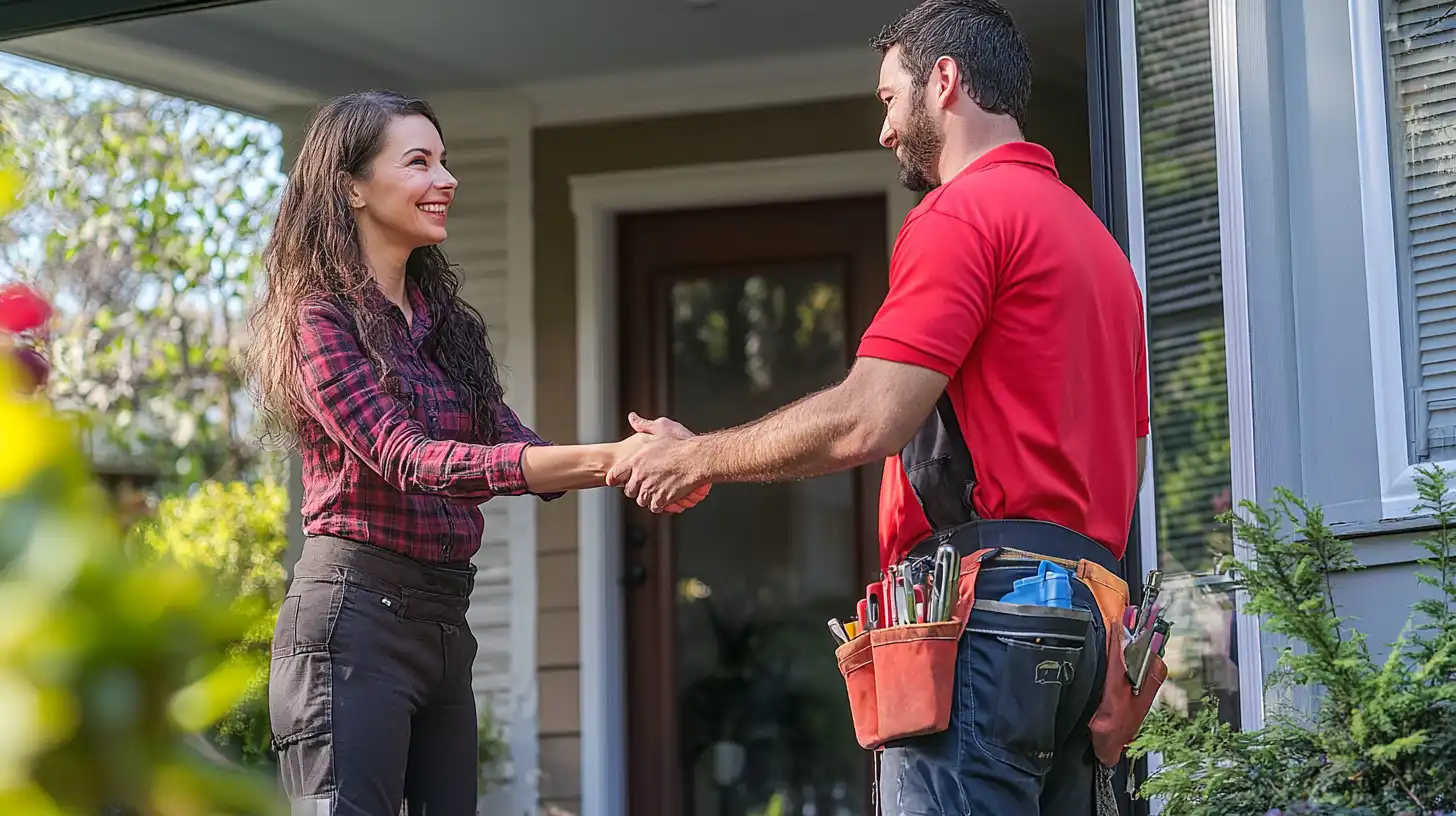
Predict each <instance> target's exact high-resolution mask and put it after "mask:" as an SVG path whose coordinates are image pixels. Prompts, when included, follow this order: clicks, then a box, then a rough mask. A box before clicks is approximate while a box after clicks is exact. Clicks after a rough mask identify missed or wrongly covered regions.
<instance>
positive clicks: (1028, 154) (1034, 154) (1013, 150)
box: [956, 142, 1060, 178]
mask: <svg viewBox="0 0 1456 816" xmlns="http://www.w3.org/2000/svg"><path fill="white" fill-rule="evenodd" d="M997 164H1024V165H1027V166H1028V167H1036V168H1040V169H1042V170H1045V171H1047V172H1048V173H1051V174H1052V175H1053V176H1056V177H1058V178H1060V176H1059V175H1058V174H1057V163H1056V161H1055V160H1054V159H1052V154H1051V151H1050V150H1047V149H1046V148H1045V147H1042V146H1041V145H1039V144H1034V143H1032V142H1007V143H1006V144H1004V145H998V146H996V147H993V148H991V149H990V150H989V151H987V152H986V153H985V154H984V155H982V156H981V157H980V158H978V159H976V160H975V161H973V162H971V163H970V164H969V165H968V166H967V167H966V169H964V170H962V171H961V172H960V173H957V174H956V175H957V176H962V175H966V174H968V173H974V172H976V171H978V170H985V169H986V168H987V167H992V166H994V165H997Z"/></svg>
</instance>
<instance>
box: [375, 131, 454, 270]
mask: <svg viewBox="0 0 1456 816" xmlns="http://www.w3.org/2000/svg"><path fill="white" fill-rule="evenodd" d="M455 187H456V181H455V177H454V176H452V175H450V171H449V170H446V169H445V144H444V142H442V141H441V140H440V132H439V131H437V130H435V126H434V125H432V124H430V120H429V119H426V118H425V117H423V116H401V117H399V118H396V119H395V120H394V121H393V122H390V124H389V131H388V132H387V133H386V135H385V139H384V147H383V148H382V149H381V150H380V151H379V154H378V155H376V156H375V157H374V160H373V162H372V163H371V164H370V173H369V178H368V179H367V180H365V181H358V180H356V181H355V182H354V185H353V196H352V201H351V202H350V203H351V205H352V206H353V207H354V214H355V217H357V218H358V219H359V226H360V228H361V229H362V230H364V232H365V234H366V235H371V236H373V237H375V238H376V239H380V240H383V241H384V242H387V243H388V244H391V245H394V246H399V247H401V248H408V249H410V250H412V249H415V248H416V247H422V246H429V245H431V244H438V243H440V242H442V241H444V240H445V236H446V233H445V215H446V213H447V212H448V211H449V209H450V202H451V200H453V199H454V198H455Z"/></svg>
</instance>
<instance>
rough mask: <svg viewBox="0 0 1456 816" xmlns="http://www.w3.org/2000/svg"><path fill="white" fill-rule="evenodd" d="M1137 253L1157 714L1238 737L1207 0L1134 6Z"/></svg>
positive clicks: (1149, 0) (1141, 1)
mask: <svg viewBox="0 0 1456 816" xmlns="http://www.w3.org/2000/svg"><path fill="white" fill-rule="evenodd" d="M1135 19H1136V21H1137V46H1138V102H1139V108H1140V111H1139V114H1140V117H1139V118H1140V121H1141V135H1142V155H1143V167H1142V170H1143V207H1144V218H1145V223H1144V227H1145V235H1146V238H1145V242H1146V249H1147V312H1148V346H1149V351H1148V363H1149V365H1148V369H1149V375H1150V377H1151V379H1152V426H1153V427H1152V444H1153V453H1152V459H1153V479H1154V495H1155V498H1156V504H1157V545H1158V567H1159V568H1160V569H1162V570H1163V571H1164V573H1165V577H1164V582H1163V601H1164V602H1165V603H1167V604H1168V613H1167V617H1168V619H1169V620H1170V621H1173V622H1174V624H1175V626H1174V628H1173V635H1174V637H1173V638H1172V640H1171V642H1170V643H1169V645H1168V649H1167V661H1168V673H1169V676H1168V682H1167V683H1166V684H1165V685H1164V686H1163V690H1162V691H1161V692H1160V694H1159V702H1160V703H1161V704H1163V705H1168V706H1171V707H1173V708H1175V709H1178V710H1180V711H1183V712H1186V713H1189V714H1191V713H1193V712H1194V711H1195V710H1196V709H1197V707H1198V705H1199V701H1200V699H1201V698H1202V697H1203V696H1204V695H1205V694H1209V693H1211V694H1212V695H1214V696H1215V697H1216V699H1217V700H1218V706H1219V711H1220V715H1221V717H1222V719H1223V720H1224V721H1226V722H1229V723H1232V724H1234V725H1236V726H1237V724H1238V723H1239V687H1238V668H1237V663H1236V661H1237V656H1238V644H1237V643H1236V641H1235V639H1234V632H1235V627H1234V604H1233V595H1232V594H1231V592H1230V590H1229V587H1228V585H1227V583H1226V582H1225V581H1223V580H1222V579H1221V578H1220V577H1219V576H1217V575H1215V574H1214V565H1215V564H1216V563H1217V561H1218V559H1219V557H1220V556H1222V555H1225V554H1227V553H1229V552H1231V550H1232V541H1233V539H1232V536H1231V534H1230V530H1229V528H1228V527H1227V526H1225V525H1221V524H1218V523H1217V522H1216V521H1215V518H1216V517H1217V516H1218V514H1220V513H1222V512H1223V511H1225V510H1228V509H1229V506H1230V497H1231V476H1230V470H1229V467H1230V459H1229V428H1228V414H1229V410H1228V378H1227V374H1226V371H1225V359H1224V312H1223V279H1222V258H1221V255H1220V248H1219V241H1220V233H1219V215H1218V153H1217V146H1216V144H1215V141H1214V139H1215V129H1214V104H1213V100H1214V96H1213V63H1212V57H1211V55H1212V36H1211V29H1210V28H1209V12H1208V0H1137V4H1136V6H1135Z"/></svg>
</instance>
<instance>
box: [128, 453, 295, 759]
mask: <svg viewBox="0 0 1456 816" xmlns="http://www.w3.org/2000/svg"><path fill="white" fill-rule="evenodd" d="M287 518H288V491H287V490H286V489H285V488H284V487H283V486H282V485H279V484H276V483H273V482H259V483H256V484H251V485H249V484H243V483H241V482H232V483H222V482H204V483H203V484H202V485H200V486H198V487H197V488H196V489H194V490H193V491H192V492H191V493H189V494H188V495H185V496H175V497H171V498H168V499H165V500H164V501H163V502H162V503H161V506H160V507H159V509H158V512H157V515H156V516H155V517H154V518H152V519H149V520H147V521H146V522H143V523H141V524H139V525H137V526H136V527H135V528H133V530H132V531H131V536H130V538H131V546H132V548H133V550H134V551H135V552H136V553H137V555H138V556H139V557H142V558H145V559H156V558H170V559H172V560H175V561H176V562H177V563H179V564H181V565H183V566H185V567H188V568H190V569H200V570H204V571H206V572H207V574H208V575H210V576H211V578H212V579H213V580H214V581H215V582H216V583H217V585H219V586H220V587H222V588H223V589H224V591H226V592H227V593H228V595H229V596H231V597H234V598H236V599H237V601H236V602H237V604H238V606H239V608H240V609H242V610H252V612H253V615H254V617H253V619H252V621H251V623H250V625H249V626H248V628H247V631H246V632H245V633H244V635H243V637H242V638H240V639H239V640H238V642H236V643H233V644H231V645H230V646H229V653H230V654H232V655H233V656H235V657H237V658H239V659H243V660H247V661H249V662H250V663H251V664H253V665H256V666H257V667H258V668H257V671H255V672H254V673H253V675H252V676H251V677H250V678H249V679H248V683H247V687H246V689H245V691H244V693H243V695H242V699H241V700H240V701H239V702H238V704H237V705H236V706H235V707H234V708H232V709H231V710H230V711H229V712H228V713H227V715H226V716H224V717H223V718H222V719H221V720H220V721H219V722H218V723H217V725H216V726H215V727H214V729H213V731H212V734H211V736H212V741H213V743H214V744H215V745H217V746H218V747H219V748H221V749H223V750H224V751H226V752H227V753H229V754H230V755H232V756H233V757H234V758H235V759H237V760H238V761H240V762H242V763H243V764H245V765H250V766H257V767H268V766H270V765H271V764H272V756H271V754H270V738H271V733H270V731H269V726H268V662H269V655H270V651H271V644H272V638H273V624H274V621H276V620H277V615H278V605H279V604H281V603H282V602H283V594H284V592H285V591H286V589H287V576H286V575H285V573H284V571H283V557H284V551H285V550H286V549H287V548H288V535H287V531H286V529H285V522H286V520H287Z"/></svg>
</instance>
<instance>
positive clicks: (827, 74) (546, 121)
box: [519, 46, 880, 125]
mask: <svg viewBox="0 0 1456 816" xmlns="http://www.w3.org/2000/svg"><path fill="white" fill-rule="evenodd" d="M879 66H880V56H879V55H878V54H877V53H875V52H874V50H872V49H870V48H869V47H867V46H866V47H861V48H849V49H834V50H827V51H811V52H807V53H796V54H790V55H783V56H770V57H755V58H752V59H739V60H732V61H720V62H710V63H702V64H699V65H688V66H683V67H681V68H673V69H655V70H651V71H633V72H628V73H613V74H607V75H602V76H589V77H584V78H580V79H571V80H564V81H557V82H544V83H539V84H534V85H526V86H524V87H522V88H520V89H519V92H520V93H521V94H522V95H523V96H525V97H526V98H527V99H529V100H531V103H532V105H533V106H534V107H535V110H536V123H537V124H538V125H565V124H581V123H586V122H600V121H607V120H613V119H640V118H648V117H653V116H669V115H678V114H687V113H704V112H708V111H722V110H734V109H743V108H758V107H766V106H769V105H790V104H794V103H799V102H811V101H815V100H821V99H836V98H843V97H854V96H857V97H863V98H864V99H865V100H869V99H871V98H872V97H873V95H874V88H875V82H876V81H877V78H878V75H879V74H878V72H879Z"/></svg>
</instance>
